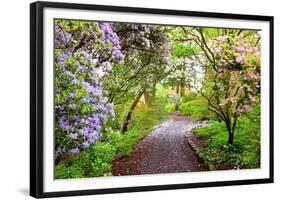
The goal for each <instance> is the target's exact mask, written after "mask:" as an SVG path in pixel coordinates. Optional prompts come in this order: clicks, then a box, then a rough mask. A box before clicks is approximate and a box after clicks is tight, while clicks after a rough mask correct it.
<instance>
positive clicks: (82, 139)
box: [54, 20, 124, 156]
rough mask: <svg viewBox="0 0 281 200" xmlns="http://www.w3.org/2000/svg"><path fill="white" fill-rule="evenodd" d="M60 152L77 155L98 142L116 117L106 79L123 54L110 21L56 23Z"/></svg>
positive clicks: (56, 86)
mask: <svg viewBox="0 0 281 200" xmlns="http://www.w3.org/2000/svg"><path fill="white" fill-rule="evenodd" d="M54 45H55V121H56V126H55V127H56V128H55V135H56V155H57V156H59V155H60V154H63V153H67V152H69V153H71V154H77V153H79V152H80V150H81V149H86V148H88V147H89V146H90V145H91V144H93V143H95V142H96V141H97V140H98V138H99V135H100V132H101V130H102V128H103V126H104V125H105V124H106V123H107V121H108V118H114V116H115V113H114V109H113V104H112V103H110V102H109V101H108V97H107V91H106V90H103V87H102V81H103V79H105V78H106V77H107V75H108V73H110V71H111V69H112V65H113V64H114V63H119V62H121V61H122V60H123V59H124V54H123V53H122V52H121V47H120V42H119V38H118V36H117V34H116V33H115V32H114V31H113V30H112V28H111V24H109V23H103V22H81V21H69V20H56V22H55V44H54Z"/></svg>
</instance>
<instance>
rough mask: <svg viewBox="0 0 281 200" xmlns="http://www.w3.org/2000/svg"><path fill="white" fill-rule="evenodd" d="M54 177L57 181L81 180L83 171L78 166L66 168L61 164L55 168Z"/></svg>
mask: <svg viewBox="0 0 281 200" xmlns="http://www.w3.org/2000/svg"><path fill="white" fill-rule="evenodd" d="M55 173H56V174H55V177H56V178H57V179H69V178H81V177H83V171H82V169H81V168H80V167H78V166H67V165H65V164H61V165H58V166H56V170H55Z"/></svg>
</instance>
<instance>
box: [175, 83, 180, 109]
mask: <svg viewBox="0 0 281 200" xmlns="http://www.w3.org/2000/svg"><path fill="white" fill-rule="evenodd" d="M176 84H177V86H176V87H177V88H176V94H177V96H179V92H180V82H179V81H178V80H177V83H176ZM178 110H179V104H178V103H176V111H178Z"/></svg>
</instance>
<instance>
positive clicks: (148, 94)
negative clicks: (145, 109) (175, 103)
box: [144, 83, 156, 107]
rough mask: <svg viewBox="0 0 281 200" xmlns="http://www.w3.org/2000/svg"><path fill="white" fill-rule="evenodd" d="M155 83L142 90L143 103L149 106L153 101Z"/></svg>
mask: <svg viewBox="0 0 281 200" xmlns="http://www.w3.org/2000/svg"><path fill="white" fill-rule="evenodd" d="M155 93H156V83H153V85H152V86H151V87H149V88H146V89H145V91H144V100H145V104H146V105H148V106H149V107H151V106H152V105H153V104H154V103H155Z"/></svg>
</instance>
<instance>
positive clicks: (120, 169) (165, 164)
mask: <svg viewBox="0 0 281 200" xmlns="http://www.w3.org/2000/svg"><path fill="white" fill-rule="evenodd" d="M203 124H204V122H192V120H191V119H189V118H187V117H184V116H181V115H179V114H177V113H172V114H170V116H169V119H168V120H167V121H165V122H164V123H162V124H161V125H159V126H157V127H155V129H154V131H152V132H151V133H150V134H149V135H148V136H147V137H146V138H144V139H143V140H141V141H140V142H139V143H138V144H137V145H136V148H135V150H134V152H133V153H132V155H131V156H130V157H127V158H122V159H119V160H116V161H114V162H113V175H115V176H120V175H138V174H161V173H177V172H192V171H206V170H207V168H206V167H205V166H204V164H203V163H202V162H201V161H200V160H199V159H198V157H197V156H196V154H195V153H194V152H193V151H192V149H191V148H190V147H189V146H188V145H187V144H186V143H185V136H186V135H188V134H191V130H192V129H193V128H195V127H198V126H202V125H203Z"/></svg>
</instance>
